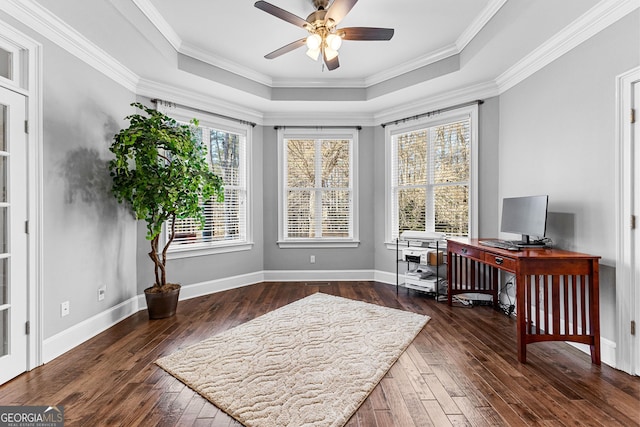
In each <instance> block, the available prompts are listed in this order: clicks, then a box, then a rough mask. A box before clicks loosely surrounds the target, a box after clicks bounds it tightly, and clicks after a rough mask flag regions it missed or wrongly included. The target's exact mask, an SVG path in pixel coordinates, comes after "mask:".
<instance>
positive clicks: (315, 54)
mask: <svg viewBox="0 0 640 427" xmlns="http://www.w3.org/2000/svg"><path fill="white" fill-rule="evenodd" d="M307 56H308V57H309V58H311V59H313V60H314V61H317V60H318V57H319V56H320V49H317V48H316V49H309V50H307Z"/></svg>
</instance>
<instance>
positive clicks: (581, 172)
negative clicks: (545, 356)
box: [496, 11, 640, 341]
mask: <svg viewBox="0 0 640 427" xmlns="http://www.w3.org/2000/svg"><path fill="white" fill-rule="evenodd" d="M639 18H640V13H639V12H638V11H636V12H634V13H633V14H631V15H629V16H627V17H625V18H623V19H622V20H620V21H619V22H617V23H616V24H614V25H612V26H610V27H609V28H607V29H605V30H604V31H602V32H601V33H599V34H597V35H596V36H594V37H592V38H591V39H589V40H587V41H586V42H584V43H583V44H582V45H580V46H578V47H577V48H575V49H574V50H572V51H571V52H569V53H567V54H566V55H564V56H562V57H561V58H559V59H557V60H556V61H554V62H553V63H551V64H550V65H548V66H547V67H545V68H543V69H542V70H540V71H538V72H537V73H535V74H534V75H533V76H531V77H529V78H528V79H526V80H525V81H523V82H522V83H520V84H519V85H517V86H515V87H513V88H512V89H510V90H508V91H507V92H505V93H503V94H502V95H501V96H500V148H499V171H500V172H499V193H500V196H501V197H508V196H517V195H528V194H549V211H550V215H549V220H548V233H547V234H548V235H549V236H550V237H551V238H552V239H553V240H554V242H555V243H556V246H559V247H561V248H564V249H569V250H575V251H578V252H586V253H591V254H594V255H599V256H601V257H602V266H601V275H600V279H601V282H600V301H601V305H600V313H601V323H602V336H603V337H605V338H608V339H610V340H612V341H615V338H616V334H615V283H614V279H615V272H614V266H615V255H616V254H615V244H616V228H615V224H616V219H615V177H616V170H615V158H614V152H615V146H614V144H615V139H614V137H615V127H616V123H615V117H614V114H615V77H616V76H617V75H619V74H621V73H623V72H625V71H627V70H629V69H631V68H633V67H636V66H638V65H639V64H640V55H639V52H640V38H639V37H630V35H631V34H638V28H640V19H639ZM496 218H497V217H496Z"/></svg>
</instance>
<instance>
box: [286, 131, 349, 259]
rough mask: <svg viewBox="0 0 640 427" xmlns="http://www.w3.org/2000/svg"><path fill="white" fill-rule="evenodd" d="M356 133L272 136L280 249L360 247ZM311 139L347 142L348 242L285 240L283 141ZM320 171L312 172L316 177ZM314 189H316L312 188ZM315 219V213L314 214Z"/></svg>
mask: <svg viewBox="0 0 640 427" xmlns="http://www.w3.org/2000/svg"><path fill="white" fill-rule="evenodd" d="M359 136H360V135H359V130H358V129H356V128H353V129H341V128H331V127H327V128H326V129H308V128H295V127H292V128H278V130H277V132H276V144H277V155H278V241H277V244H278V246H279V247H280V248H322V247H324V248H344V247H357V246H359V244H360V222H359V212H360V211H359V204H360V203H359V202H360V197H359V188H358V185H359V183H358V175H359V172H358V159H359V154H358V153H359V142H358V140H359ZM293 138H301V139H313V140H315V141H316V142H317V141H318V140H320V139H345V140H349V141H351V144H350V153H349V155H350V159H349V162H350V163H349V178H350V189H351V217H350V223H351V225H350V230H349V231H350V237H348V238H323V237H319V238H310V239H304V238H288V237H287V236H286V230H287V224H286V221H287V216H286V212H287V200H286V194H285V187H286V185H285V184H286V183H285V171H287V170H288V166H287V158H286V156H285V152H286V148H285V146H284V141H285V139H293ZM315 160H316V162H317V165H316V167H317V168H320V166H319V162H320V158H319V151H316V157H315ZM319 170H320V169H316V171H317V172H316V173H319ZM316 189H317V187H316ZM316 215H317V213H316Z"/></svg>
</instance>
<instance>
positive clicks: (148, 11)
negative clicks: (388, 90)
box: [133, 0, 507, 88]
mask: <svg viewBox="0 0 640 427" xmlns="http://www.w3.org/2000/svg"><path fill="white" fill-rule="evenodd" d="M133 2H134V3H135V4H136V6H137V7H138V9H140V11H141V12H142V13H143V14H144V15H145V16H146V17H147V19H148V20H149V21H150V22H151V23H152V24H153V25H154V26H155V27H156V29H157V30H158V31H159V32H160V34H162V36H163V37H164V38H165V39H166V40H167V41H168V42H169V43H170V44H171V45H172V46H173V47H174V49H175V50H176V52H178V53H181V54H183V55H187V56H191V57H193V58H194V59H197V60H199V61H202V62H205V63H207V64H209V65H212V66H214V67H218V68H221V69H223V70H225V71H229V72H231V73H234V74H237V75H239V76H241V77H245V78H247V79H250V80H253V81H255V82H257V83H261V84H264V85H266V86H269V87H272V88H281V87H311V88H313V87H334V88H345V87H354V88H367V87H369V86H373V85H376V84H378V83H382V82H384V81H386V80H390V79H393V78H395V77H398V76H401V75H402V74H405V73H408V72H411V71H414V70H417V69H419V68H422V67H424V66H427V65H430V64H433V63H435V62H438V61H440V60H442V59H445V58H448V57H450V56H453V55H457V54H459V53H460V52H461V51H462V50H463V49H464V47H465V46H466V45H467V44H468V43H469V42H470V41H471V40H473V38H474V37H475V36H476V35H477V34H478V33H479V32H480V30H482V28H483V27H484V26H485V25H486V24H487V22H489V20H491V18H492V17H493V16H494V15H495V14H496V13H497V12H498V10H500V8H501V7H502V6H503V5H504V4H505V3H506V2H507V0H491V1H490V2H489V3H488V4H487V6H486V7H485V8H484V9H483V10H482V12H481V13H480V15H478V17H476V19H474V20H473V21H472V22H471V24H470V25H469V27H467V28H466V29H465V31H464V32H463V33H462V34H461V35H460V37H459V38H458V40H456V42H455V43H454V44H451V45H449V46H445V47H442V48H440V49H437V50H435V51H433V52H429V53H427V54H425V55H422V56H420V57H418V58H417V59H414V60H411V61H408V62H406V63H404V64H401V65H399V66H396V67H393V68H389V69H387V70H384V71H382V72H380V73H376V74H373V75H371V76H368V77H365V78H364V79H336V80H333V81H331V82H327V81H326V80H324V81H318V80H309V79H273V78H272V77H271V76H268V75H266V74H263V73H259V72H257V71H255V70H253V69H250V68H248V67H245V66H243V65H240V64H238V63H235V62H233V61H229V60H226V59H223V58H219V57H216V56H215V55H212V54H211V53H210V52H207V51H205V50H203V49H201V48H199V47H196V46H194V45H191V44H187V43H184V41H182V40H181V39H180V36H179V35H178V34H177V33H176V31H175V30H174V29H173V28H172V27H171V25H170V24H169V23H168V22H167V21H166V20H165V19H164V17H163V16H162V14H161V13H160V12H159V11H158V9H156V7H155V6H153V4H152V3H151V2H150V1H149V0H133Z"/></svg>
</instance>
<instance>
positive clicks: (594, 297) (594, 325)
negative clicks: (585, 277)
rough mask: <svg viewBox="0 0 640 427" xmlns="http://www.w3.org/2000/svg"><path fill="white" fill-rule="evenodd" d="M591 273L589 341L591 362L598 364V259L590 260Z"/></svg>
mask: <svg viewBox="0 0 640 427" xmlns="http://www.w3.org/2000/svg"><path fill="white" fill-rule="evenodd" d="M592 269H593V273H592V274H591V277H590V278H589V282H590V283H589V284H590V285H591V292H590V293H589V301H590V303H591V308H590V309H589V314H590V315H591V321H590V325H589V327H590V329H591V331H590V333H591V336H592V342H591V363H593V364H595V365H599V364H600V271H599V269H600V266H599V264H598V260H593V262H592Z"/></svg>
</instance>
